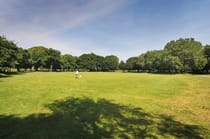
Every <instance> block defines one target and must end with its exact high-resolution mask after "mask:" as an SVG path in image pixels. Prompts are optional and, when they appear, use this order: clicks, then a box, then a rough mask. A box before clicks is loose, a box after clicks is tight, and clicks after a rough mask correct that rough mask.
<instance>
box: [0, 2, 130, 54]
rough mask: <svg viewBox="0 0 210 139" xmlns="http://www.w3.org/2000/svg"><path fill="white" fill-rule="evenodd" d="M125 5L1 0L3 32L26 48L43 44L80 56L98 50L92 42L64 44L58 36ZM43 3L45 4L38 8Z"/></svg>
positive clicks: (0, 15)
mask: <svg viewBox="0 0 210 139" xmlns="http://www.w3.org/2000/svg"><path fill="white" fill-rule="evenodd" d="M30 2H32V3H30ZM40 2H42V3H40ZM64 2H65V3H64ZM125 3H126V1H125V0H114V1H113V0H89V1H86V2H85V3H77V2H75V1H67V0H60V1H59V0H53V2H52V1H49V0H44V1H42V0H37V1H36V2H35V3H34V1H30V0H29V1H27V0H19V1H18V2H17V1H16V0H5V1H0V5H1V6H0V10H1V11H0V18H1V21H0V29H1V30H0V32H1V35H6V37H7V38H8V39H11V40H15V41H16V42H18V44H19V46H21V47H24V48H28V47H32V46H34V45H43V46H46V47H52V48H54V49H58V50H60V51H62V53H71V54H76V55H80V54H81V53H82V52H88V51H92V50H93V49H95V48H94V47H93V46H91V45H92V44H91V43H90V42H80V41H79V40H78V39H76V40H75V39H72V38H69V40H68V41H63V40H59V39H58V38H57V37H56V35H57V34H62V32H63V31H66V30H71V29H75V28H79V27H81V26H82V25H85V24H86V23H88V22H91V21H93V20H97V19H98V18H100V17H103V16H105V15H107V14H109V13H112V12H113V11H114V10H116V9H118V8H120V7H122V6H123V5H124V4H125ZM39 4H40V5H41V4H43V5H42V6H41V7H36V6H37V5H39ZM96 49H97V48H96Z"/></svg>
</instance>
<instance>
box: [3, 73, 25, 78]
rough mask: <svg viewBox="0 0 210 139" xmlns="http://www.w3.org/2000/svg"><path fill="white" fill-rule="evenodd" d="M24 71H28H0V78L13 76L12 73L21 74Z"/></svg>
mask: <svg viewBox="0 0 210 139" xmlns="http://www.w3.org/2000/svg"><path fill="white" fill-rule="evenodd" d="M26 73H28V72H5V73H0V78H8V77H13V76H14V75H22V74H26Z"/></svg>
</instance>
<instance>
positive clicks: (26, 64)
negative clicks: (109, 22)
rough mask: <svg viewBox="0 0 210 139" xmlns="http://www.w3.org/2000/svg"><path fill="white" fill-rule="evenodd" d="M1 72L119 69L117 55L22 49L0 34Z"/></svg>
mask: <svg viewBox="0 0 210 139" xmlns="http://www.w3.org/2000/svg"><path fill="white" fill-rule="evenodd" d="M0 55H1V57H0V72H6V71H9V70H10V69H11V68H16V69H17V71H20V70H21V69H24V70H27V69H30V70H34V71H38V70H42V71H73V70H75V69H80V70H84V71H114V70H117V69H118V63H119V59H118V57H117V56H114V55H109V56H106V57H103V56H99V55H96V54H94V53H89V54H82V55H81V56H79V57H76V56H72V55H70V54H64V55H61V52H60V51H58V50H54V49H52V48H46V47H44V46H34V47H32V48H29V49H22V48H20V47H18V46H17V45H16V44H15V43H14V42H12V41H9V40H7V39H6V38H5V37H2V36H0Z"/></svg>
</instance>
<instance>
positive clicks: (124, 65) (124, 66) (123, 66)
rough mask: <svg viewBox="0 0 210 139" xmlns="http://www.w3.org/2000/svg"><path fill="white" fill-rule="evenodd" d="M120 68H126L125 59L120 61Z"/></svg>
mask: <svg viewBox="0 0 210 139" xmlns="http://www.w3.org/2000/svg"><path fill="white" fill-rule="evenodd" d="M119 68H120V69H121V70H123V71H124V70H126V64H125V62H124V61H122V60H121V61H120V64H119Z"/></svg>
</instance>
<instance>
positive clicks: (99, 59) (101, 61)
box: [96, 55, 104, 71]
mask: <svg viewBox="0 0 210 139" xmlns="http://www.w3.org/2000/svg"><path fill="white" fill-rule="evenodd" d="M103 65H104V57H103V56H99V55H97V56H96V69H97V71H102V70H103Z"/></svg>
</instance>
